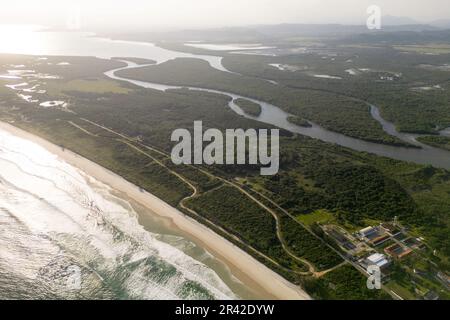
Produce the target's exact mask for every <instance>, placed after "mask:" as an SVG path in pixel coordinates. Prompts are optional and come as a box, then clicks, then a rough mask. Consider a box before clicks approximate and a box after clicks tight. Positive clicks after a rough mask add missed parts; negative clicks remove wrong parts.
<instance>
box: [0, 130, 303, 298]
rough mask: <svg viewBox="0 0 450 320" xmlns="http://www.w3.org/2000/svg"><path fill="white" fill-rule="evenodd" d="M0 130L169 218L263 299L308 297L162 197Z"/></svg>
mask: <svg viewBox="0 0 450 320" xmlns="http://www.w3.org/2000/svg"><path fill="white" fill-rule="evenodd" d="M0 129H2V130H5V131H7V132H9V133H11V134H13V135H15V136H18V137H21V138H24V139H27V140H30V141H33V142H34V143H37V144H39V145H40V146H42V147H44V148H45V149H47V150H48V151H49V152H51V153H53V154H55V155H57V156H58V157H59V158H61V159H62V160H64V161H65V162H67V163H68V164H70V165H72V166H74V167H76V168H78V169H80V170H82V171H83V172H85V173H87V174H88V175H90V176H92V177H94V178H96V179H97V180H99V181H101V182H103V183H105V184H107V185H109V186H110V187H111V188H113V189H114V190H116V191H118V192H120V193H122V194H124V195H126V196H128V197H129V198H131V199H132V200H134V201H136V202H137V203H139V204H140V205H142V206H144V207H145V208H147V209H148V210H149V211H151V212H153V213H154V214H156V215H158V216H161V217H164V218H168V219H170V220H171V222H172V223H173V225H174V226H175V227H176V228H178V229H179V230H181V231H182V232H184V233H186V234H187V235H189V236H190V237H191V238H192V239H193V241H195V242H196V243H197V244H198V245H199V246H201V247H203V248H204V249H206V250H207V251H208V252H210V253H211V254H213V255H214V256H215V257H216V258H217V259H219V260H220V261H222V262H223V263H225V264H226V265H227V266H228V267H229V269H230V270H231V272H232V273H233V275H234V276H236V278H238V279H239V280H240V281H242V282H243V283H244V284H246V285H248V286H250V287H252V288H254V289H255V290H257V291H258V292H261V296H263V297H264V298H265V299H281V300H309V299H311V298H310V296H309V295H308V294H307V293H306V292H304V291H303V290H302V289H301V288H300V287H298V286H295V285H293V284H291V283H290V282H288V281H287V280H285V279H284V278H282V277H281V276H280V275H278V274H277V273H275V272H273V271H272V270H270V269H269V268H267V267H266V266H264V265H263V264H261V263H260V262H258V261H257V260H256V259H254V258H253V257H251V256H250V255H249V254H247V253H246V252H244V251H243V250H241V249H240V248H238V247H237V246H235V245H234V244H232V243H231V242H229V241H228V240H226V239H224V238H223V237H221V236H219V235H218V234H216V233H215V232H213V231H212V230H210V229H208V228H207V227H205V226H203V225H202V224H200V223H199V222H197V221H195V220H194V219H191V218H190V217H188V216H186V215H184V214H183V213H182V212H180V211H179V210H177V209H176V208H173V207H172V206H170V205H168V204H167V203H165V202H164V201H163V200H161V199H159V198H157V197H155V196H154V195H152V194H150V193H148V192H143V191H142V190H141V189H140V188H138V187H137V186H135V185H133V184H131V183H129V182H128V181H126V180H125V179H123V178H122V177H120V176H119V175H117V174H115V173H113V172H111V171H109V170H107V169H105V168H103V167H102V166H100V165H98V164H96V163H94V162H92V161H90V160H88V159H86V158H83V157H81V156H79V155H78V154H76V153H73V152H71V151H69V150H63V149H62V148H61V147H59V146H57V145H54V144H52V143H50V142H48V141H46V140H44V139H42V138H40V137H37V136H35V135H33V134H30V133H28V132H26V131H24V130H22V129H19V128H17V127H15V126H13V125H10V124H7V123H4V122H0Z"/></svg>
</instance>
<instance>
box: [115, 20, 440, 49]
mask: <svg viewBox="0 0 450 320" xmlns="http://www.w3.org/2000/svg"><path fill="white" fill-rule="evenodd" d="M388 19H390V21H391V23H394V22H396V21H397V22H399V23H400V22H402V21H403V22H411V20H409V19H407V18H402V19H393V17H391V18H388ZM388 21H389V20H388ZM436 29H437V28H436V27H433V26H429V25H425V24H411V25H389V24H388V23H386V24H385V25H384V27H383V31H386V32H419V31H432V30H436ZM367 32H374V31H369V30H368V29H367V27H366V26H365V25H342V24H278V25H253V26H246V27H229V28H215V29H198V30H182V31H172V32H135V33H129V34H115V35H109V36H112V37H113V38H117V39H127V40H136V41H161V40H164V41H179V42H184V41H203V42H216V43H218V42H222V43H226V42H241V43H244V42H270V41H274V40H279V39H286V38H295V37H321V38H347V37H349V36H351V35H358V34H364V33H367Z"/></svg>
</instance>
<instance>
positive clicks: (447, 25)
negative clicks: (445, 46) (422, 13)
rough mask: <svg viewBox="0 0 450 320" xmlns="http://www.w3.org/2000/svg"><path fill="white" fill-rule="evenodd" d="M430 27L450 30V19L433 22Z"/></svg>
mask: <svg viewBox="0 0 450 320" xmlns="http://www.w3.org/2000/svg"><path fill="white" fill-rule="evenodd" d="M430 25H432V26H434V27H437V28H442V29H450V19H441V20H436V21H433V22H431V23H430Z"/></svg>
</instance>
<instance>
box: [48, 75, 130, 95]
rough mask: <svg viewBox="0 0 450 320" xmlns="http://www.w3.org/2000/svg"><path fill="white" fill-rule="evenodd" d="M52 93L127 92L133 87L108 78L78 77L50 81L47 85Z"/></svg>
mask: <svg viewBox="0 0 450 320" xmlns="http://www.w3.org/2000/svg"><path fill="white" fill-rule="evenodd" d="M46 89H47V92H48V93H49V94H50V95H61V94H64V93H65V92H69V91H76V92H84V93H99V94H102V93H121V94H127V93H129V92H130V91H132V89H130V88H126V87H123V86H121V85H120V84H119V83H118V82H117V81H113V80H106V79H101V78H100V79H88V80H85V79H76V80H70V81H67V82H65V81H48V82H47V85H46Z"/></svg>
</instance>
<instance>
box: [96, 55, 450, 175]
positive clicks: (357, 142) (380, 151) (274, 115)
mask: <svg viewBox="0 0 450 320" xmlns="http://www.w3.org/2000/svg"><path fill="white" fill-rule="evenodd" d="M124 62H126V63H127V66H126V67H122V68H118V69H114V70H110V71H108V72H106V73H105V75H106V76H108V77H110V78H112V79H115V80H120V81H126V82H129V83H132V84H135V85H137V86H140V87H143V88H149V89H155V90H160V91H165V90H171V89H180V88H188V89H190V90H197V91H206V92H211V93H217V94H223V95H227V96H229V97H231V99H232V100H231V101H230V103H229V107H230V108H231V109H232V110H233V111H234V112H236V113H237V114H239V115H241V116H244V117H246V118H249V119H253V120H257V121H260V122H263V123H267V124H271V125H274V126H277V127H279V128H282V129H285V130H288V131H290V132H293V133H298V134H302V135H306V136H309V137H311V138H315V139H319V140H322V141H325V142H329V143H334V144H338V145H340V146H343V147H347V148H350V149H353V150H357V151H363V152H368V153H373V154H376V155H379V156H384V157H389V158H392V159H397V160H403V161H409V162H415V163H419V164H429V165H433V166H435V167H439V168H445V169H450V152H448V151H445V150H442V149H438V148H433V147H430V146H427V145H425V144H422V143H420V142H418V141H417V140H416V138H417V137H418V136H419V135H413V134H407V133H400V132H398V131H397V130H396V128H395V125H394V124H393V123H391V122H388V121H386V120H385V119H383V118H382V117H381V115H380V111H379V109H378V108H377V107H376V106H374V105H371V106H370V112H371V115H372V117H373V118H374V119H375V120H377V121H378V122H379V123H380V124H381V125H382V127H383V129H384V131H385V132H387V133H388V134H390V135H392V136H396V137H398V138H399V139H401V140H403V141H405V142H409V143H411V144H414V145H417V146H418V147H420V148H405V147H396V146H390V145H384V144H378V143H373V142H368V141H364V140H361V139H356V138H352V137H348V136H346V135H343V134H340V133H337V132H333V131H330V130H327V129H325V128H323V127H321V126H319V125H317V124H315V123H312V122H310V123H311V124H312V127H301V126H298V125H295V124H293V123H291V122H289V121H288V117H289V116H290V114H289V113H286V112H285V111H283V110H282V109H281V108H279V107H277V106H275V105H273V104H270V103H267V102H264V101H260V100H256V99H252V98H248V97H244V96H241V95H238V94H235V93H231V92H225V91H220V90H211V89H206V88H199V87H189V86H172V85H166V84H161V83H152V82H145V81H139V80H133V79H129V78H123V77H120V76H118V75H116V72H118V71H121V70H125V69H133V68H142V67H144V66H148V65H138V64H135V63H132V62H129V61H124ZM239 98H244V99H247V100H250V101H253V102H255V103H257V104H259V105H261V109H262V112H261V114H260V115H259V116H258V117H255V116H252V115H249V114H247V113H245V112H244V111H243V110H242V109H241V108H240V107H239V106H238V105H237V104H236V103H235V101H236V99H239ZM443 134H444V133H443Z"/></svg>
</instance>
